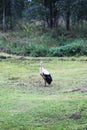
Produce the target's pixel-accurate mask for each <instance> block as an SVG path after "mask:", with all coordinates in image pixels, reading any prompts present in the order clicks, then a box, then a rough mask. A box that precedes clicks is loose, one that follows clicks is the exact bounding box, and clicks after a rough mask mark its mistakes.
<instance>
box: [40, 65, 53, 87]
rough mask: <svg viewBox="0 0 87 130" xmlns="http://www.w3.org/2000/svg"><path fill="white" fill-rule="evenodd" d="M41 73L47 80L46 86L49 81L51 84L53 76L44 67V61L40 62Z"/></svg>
mask: <svg viewBox="0 0 87 130" xmlns="http://www.w3.org/2000/svg"><path fill="white" fill-rule="evenodd" d="M40 75H41V76H42V77H43V79H44V80H45V86H46V83H48V84H49V85H50V84H51V82H52V76H51V75H50V73H49V72H48V71H47V70H46V69H44V67H43V64H42V62H40Z"/></svg>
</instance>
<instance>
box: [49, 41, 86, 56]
mask: <svg viewBox="0 0 87 130" xmlns="http://www.w3.org/2000/svg"><path fill="white" fill-rule="evenodd" d="M86 42H87V41H85V42H84V41H83V40H80V41H75V42H74V43H71V44H67V45H64V46H61V47H52V48H50V50H49V55H51V56H59V57H62V56H75V55H87V45H86Z"/></svg>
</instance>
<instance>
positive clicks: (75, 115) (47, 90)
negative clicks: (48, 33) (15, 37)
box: [0, 54, 87, 130]
mask: <svg viewBox="0 0 87 130" xmlns="http://www.w3.org/2000/svg"><path fill="white" fill-rule="evenodd" d="M4 55H5V54H4ZM0 56H1V55H0ZM5 56H6V57H7V58H6V59H0V130H87V57H79V58H75V57H71V58H54V57H53V58H52V57H51V58H50V57H48V58H42V57H40V58H32V57H30V58H29V57H20V56H8V55H5ZM40 60H43V62H44V67H45V68H46V69H48V70H49V71H50V73H51V74H52V77H53V82H52V84H51V85H50V86H46V87H44V81H43V79H42V77H41V76H40V75H39V62H40Z"/></svg>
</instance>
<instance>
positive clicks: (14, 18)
mask: <svg viewBox="0 0 87 130" xmlns="http://www.w3.org/2000/svg"><path fill="white" fill-rule="evenodd" d="M61 18H62V19H63V20H64V22H65V25H66V29H67V30H70V28H71V26H72V25H73V24H76V23H78V22H80V23H83V22H87V0H21V1H19V0H1V3H0V27H1V29H3V31H6V30H7V29H13V28H14V27H15V24H17V22H18V20H19V19H21V20H23V19H25V20H28V22H30V21H35V20H43V21H44V23H45V27H50V28H53V27H58V23H59V21H60V19H61Z"/></svg>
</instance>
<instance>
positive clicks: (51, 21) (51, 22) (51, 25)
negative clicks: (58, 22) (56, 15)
mask: <svg viewBox="0 0 87 130" xmlns="http://www.w3.org/2000/svg"><path fill="white" fill-rule="evenodd" d="M49 10H50V28H53V7H52V1H51V2H50V7H49Z"/></svg>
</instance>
